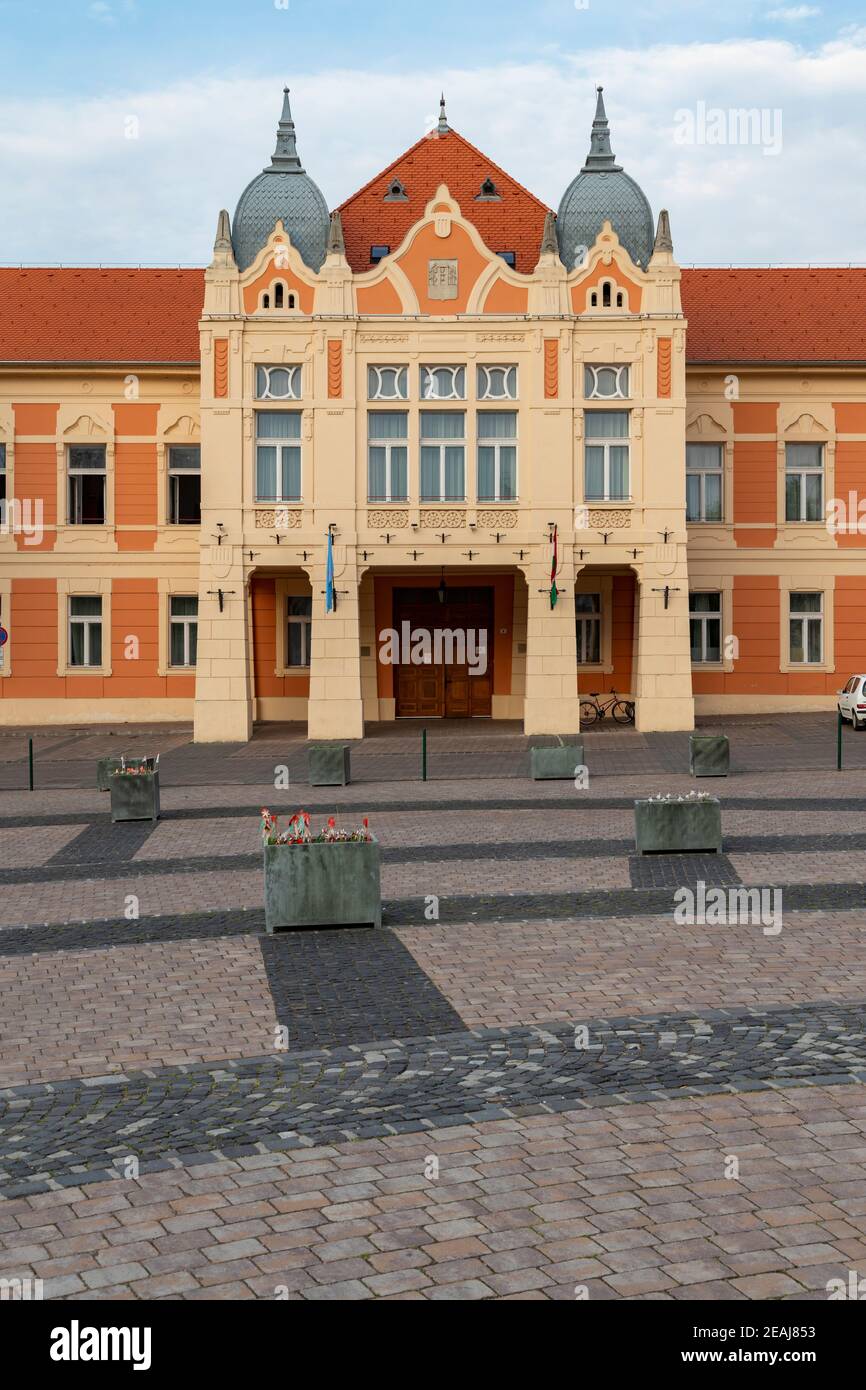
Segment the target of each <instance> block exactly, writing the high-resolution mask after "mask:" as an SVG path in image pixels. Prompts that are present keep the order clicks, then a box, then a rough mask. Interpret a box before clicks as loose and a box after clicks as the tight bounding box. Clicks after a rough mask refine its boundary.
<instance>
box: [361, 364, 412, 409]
mask: <svg viewBox="0 0 866 1390" xmlns="http://www.w3.org/2000/svg"><path fill="white" fill-rule="evenodd" d="M367 396H368V398H369V399H370V400H371V401H408V399H409V368H408V367H368V368H367Z"/></svg>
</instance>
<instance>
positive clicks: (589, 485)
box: [584, 410, 631, 502]
mask: <svg viewBox="0 0 866 1390" xmlns="http://www.w3.org/2000/svg"><path fill="white" fill-rule="evenodd" d="M585 418H586V442H585V451H586V452H585V456H584V496H585V498H586V501H587V502H625V501H628V499H629V497H630V495H631V494H630V479H629V412H628V411H627V410H588V411H587V412H586V417H585Z"/></svg>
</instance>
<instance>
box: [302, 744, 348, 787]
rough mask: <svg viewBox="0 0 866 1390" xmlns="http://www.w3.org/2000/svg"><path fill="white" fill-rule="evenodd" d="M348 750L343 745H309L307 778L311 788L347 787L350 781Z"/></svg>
mask: <svg viewBox="0 0 866 1390" xmlns="http://www.w3.org/2000/svg"><path fill="white" fill-rule="evenodd" d="M350 751H351V750H350V749H349V748H348V747H347V746H346V745H345V744H343V743H313V744H311V745H310V755H309V769H310V772H309V776H310V785H311V786H313V787H348V785H349V783H350V782H351V780H352V767H351V760H350Z"/></svg>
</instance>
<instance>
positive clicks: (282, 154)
mask: <svg viewBox="0 0 866 1390" xmlns="http://www.w3.org/2000/svg"><path fill="white" fill-rule="evenodd" d="M269 169H270V170H272V171H274V170H275V171H276V172H277V173H281V174H303V172H304V169H303V166H302V164H301V161H300V159H299V158H298V147H297V145H296V144H295V123H294V121H293V120H292V108H291V104H290V102H289V89H288V87H284V88H283V112H282V115H281V116H280V123H279V125H278V126H277V147H276V149H275V150H274V157H273V159H272V160H271V162H270V165H269Z"/></svg>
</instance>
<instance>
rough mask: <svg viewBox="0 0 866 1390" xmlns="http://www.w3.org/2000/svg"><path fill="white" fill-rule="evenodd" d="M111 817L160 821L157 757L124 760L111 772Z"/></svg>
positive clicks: (115, 818)
mask: <svg viewBox="0 0 866 1390" xmlns="http://www.w3.org/2000/svg"><path fill="white" fill-rule="evenodd" d="M110 790H111V819H112V820H113V821H121V820H152V821H158V820H159V758H158V757H157V758H144V759H138V760H136V761H134V762H127V761H126V759H125V758H124V759H123V760H122V762H121V766H120V767H119V768H117V769H116V771H115V772H113V773H112V775H111V779H110Z"/></svg>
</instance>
